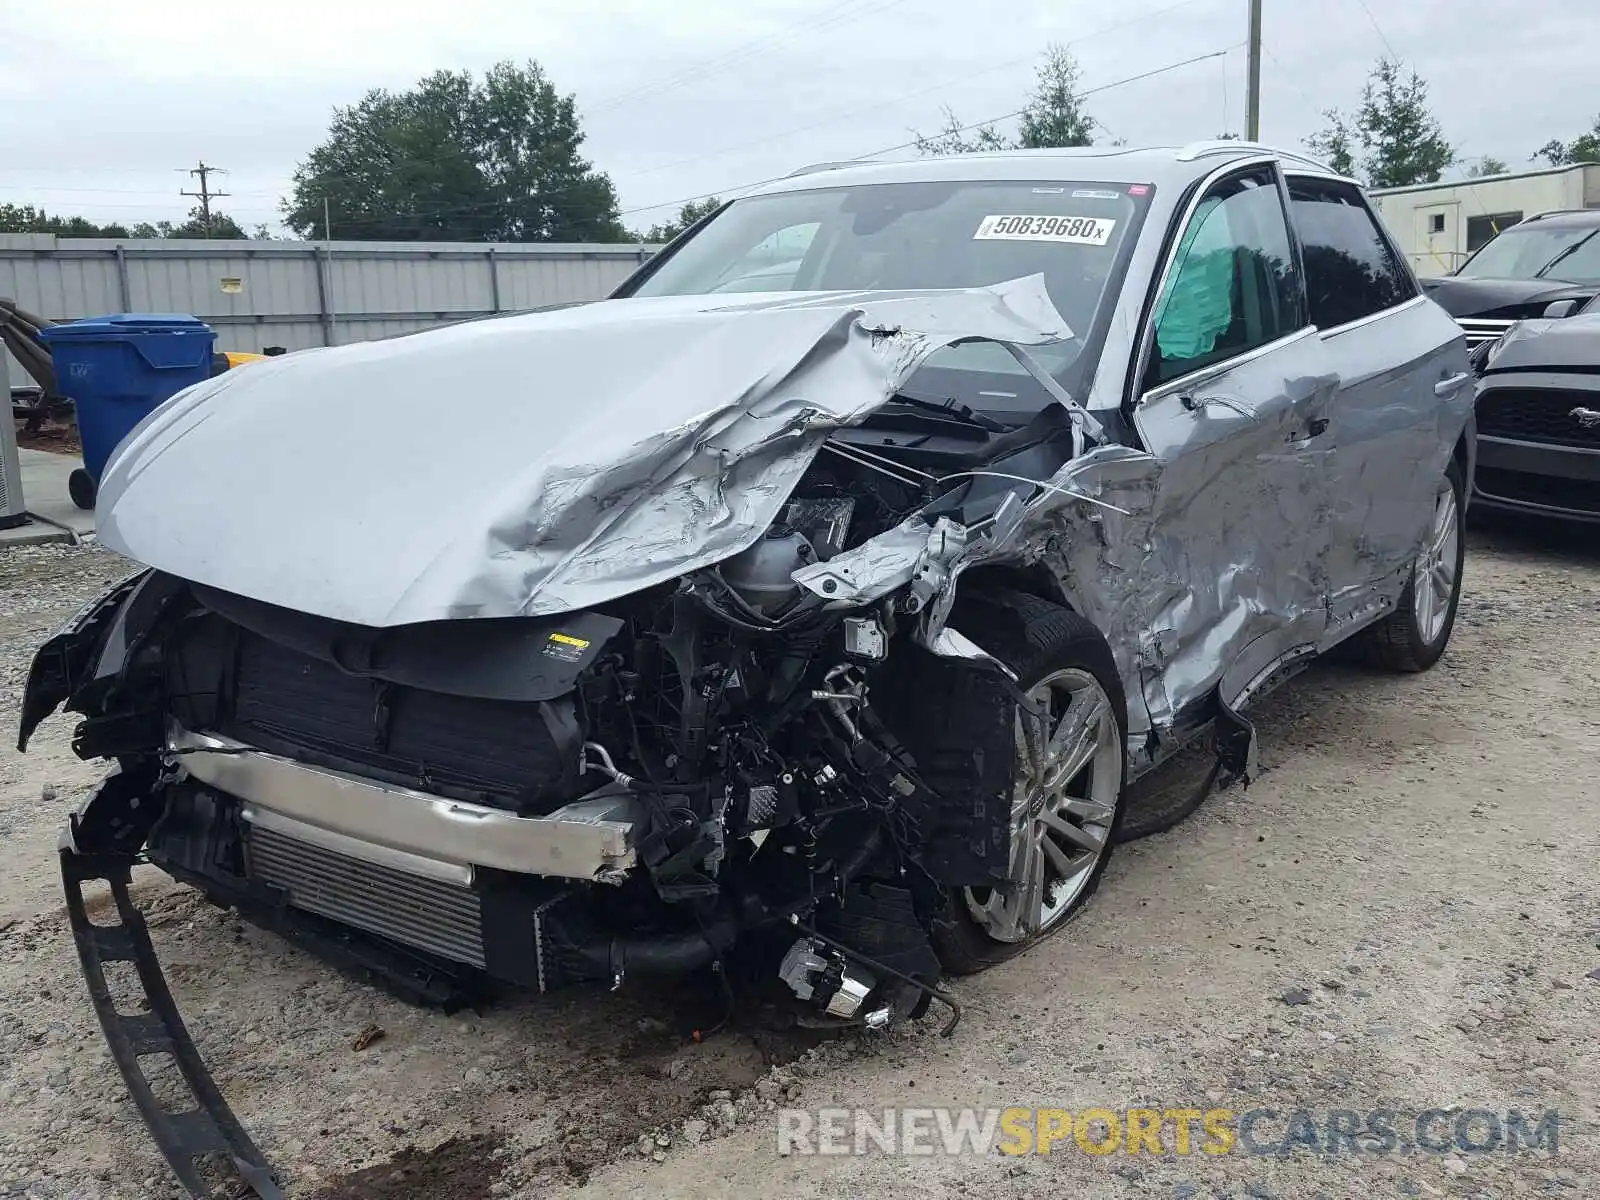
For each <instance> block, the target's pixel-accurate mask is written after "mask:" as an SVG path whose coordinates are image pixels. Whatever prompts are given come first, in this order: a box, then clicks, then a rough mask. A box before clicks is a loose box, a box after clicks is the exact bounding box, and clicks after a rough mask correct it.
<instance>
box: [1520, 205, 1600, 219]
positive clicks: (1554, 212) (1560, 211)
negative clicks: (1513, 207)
mask: <svg viewBox="0 0 1600 1200" xmlns="http://www.w3.org/2000/svg"><path fill="white" fill-rule="evenodd" d="M1572 213H1595V214H1596V215H1600V209H1593V208H1552V209H1551V210H1550V211H1549V212H1542V213H1534V214H1533V216H1531V217H1523V218H1522V219H1523V221H1524V222H1528V221H1542V220H1544V219H1545V218H1546V217H1565V216H1568V215H1570V214H1572Z"/></svg>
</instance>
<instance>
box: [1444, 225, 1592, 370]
mask: <svg viewBox="0 0 1600 1200" xmlns="http://www.w3.org/2000/svg"><path fill="white" fill-rule="evenodd" d="M1422 286H1423V288H1424V289H1425V290H1426V291H1427V293H1428V295H1429V296H1430V297H1431V298H1432V299H1433V300H1434V302H1435V303H1437V304H1438V305H1439V306H1440V307H1442V308H1443V309H1444V310H1445V312H1447V313H1449V314H1450V315H1451V316H1452V317H1454V318H1455V319H1456V321H1457V322H1458V323H1459V324H1460V325H1461V328H1462V329H1463V330H1464V331H1465V332H1466V335H1467V346H1468V348H1469V349H1475V348H1477V347H1478V346H1480V345H1484V344H1486V343H1488V342H1492V341H1494V340H1495V339H1496V338H1498V337H1499V336H1500V335H1501V334H1502V333H1504V332H1505V331H1506V330H1507V329H1509V328H1511V326H1512V325H1514V324H1515V323H1516V322H1518V321H1524V320H1528V319H1530V318H1536V317H1569V316H1573V315H1575V314H1577V313H1579V312H1584V311H1594V310H1595V309H1596V308H1597V307H1600V306H1597V305H1595V304H1594V298H1595V296H1596V295H1600V209H1578V210H1576V211H1571V212H1548V213H1542V214H1540V215H1539V216H1536V217H1529V218H1528V219H1527V220H1526V221H1522V222H1519V223H1518V224H1516V225H1513V226H1512V227H1511V228H1510V229H1507V230H1505V231H1504V232H1503V233H1501V234H1500V235H1499V236H1497V237H1495V238H1494V239H1492V240H1491V241H1489V242H1486V243H1485V244H1484V245H1483V246H1481V247H1479V249H1478V252H1477V253H1476V254H1474V255H1473V256H1472V257H1471V258H1469V259H1467V261H1466V262H1465V263H1463V264H1462V265H1461V266H1460V267H1459V268H1458V269H1457V270H1456V272H1455V273H1454V274H1453V275H1446V276H1444V277H1442V278H1439V279H1426V280H1423V284H1422Z"/></svg>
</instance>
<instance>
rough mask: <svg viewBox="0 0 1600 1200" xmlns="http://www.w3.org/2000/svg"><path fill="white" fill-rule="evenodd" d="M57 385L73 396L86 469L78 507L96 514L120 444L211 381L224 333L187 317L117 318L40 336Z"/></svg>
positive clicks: (78, 484)
mask: <svg viewBox="0 0 1600 1200" xmlns="http://www.w3.org/2000/svg"><path fill="white" fill-rule="evenodd" d="M39 336H40V337H41V338H42V339H44V341H45V342H47V343H48V344H49V346H50V357H51V360H52V362H53V363H54V366H55V371H56V382H57V385H58V386H59V387H60V388H61V390H62V392H64V393H65V394H66V395H68V396H70V397H71V398H72V402H73V405H74V407H75V408H76V409H77V414H78V437H79V439H80V440H81V441H82V442H83V470H81V471H74V472H73V473H72V477H71V479H69V480H68V488H69V490H70V491H71V493H72V500H73V503H75V504H76V505H78V507H79V508H93V507H94V495H95V491H96V489H97V488H98V487H99V484H100V474H101V472H102V471H104V470H105V466H106V460H107V459H109V458H110V457H111V452H112V451H113V450H115V449H116V448H117V443H119V442H120V441H122V439H123V438H125V437H127V436H128V434H130V433H132V432H133V427H134V426H135V425H137V424H138V423H139V422H140V421H142V420H144V418H145V417H147V416H149V415H150V413H151V412H153V411H154V410H155V408H156V407H157V406H158V405H159V404H161V402H162V401H164V400H167V399H169V398H170V397H172V396H173V395H175V394H177V393H178V392H181V391H182V390H183V389H184V388H186V387H188V386H189V385H190V384H192V383H199V382H201V381H202V380H204V379H207V378H209V377H210V375H211V347H212V343H214V342H215V341H216V337H217V335H216V332H215V331H214V330H213V329H212V328H211V327H210V326H209V325H207V324H206V323H205V322H204V321H201V320H198V319H196V318H194V317H190V316H184V315H182V314H179V313H117V314H114V315H112V316H108V317H87V318H85V319H84V320H82V321H69V322H67V323H66V324H63V325H52V326H49V327H48V328H46V329H42V330H40V333H39Z"/></svg>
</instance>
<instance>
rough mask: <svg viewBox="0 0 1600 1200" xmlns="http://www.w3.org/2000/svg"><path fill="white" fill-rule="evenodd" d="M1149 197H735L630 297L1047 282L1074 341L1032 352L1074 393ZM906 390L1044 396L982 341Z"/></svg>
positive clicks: (1093, 191) (1113, 191) (1039, 193)
mask: <svg viewBox="0 0 1600 1200" xmlns="http://www.w3.org/2000/svg"><path fill="white" fill-rule="evenodd" d="M1150 191H1151V189H1150V188H1149V187H1147V186H1146V185H1143V184H1134V185H1128V184H1109V183H1093V184H1088V183H1085V184H1077V183H1060V182H1048V183H1027V182H1022V183H1018V182H1010V181H1004V182H994V181H974V182H940V183H893V184H874V185H871V186H867V187H854V188H818V189H815V190H808V191H802V192H785V193H782V194H779V195H773V196H757V197H752V198H750V199H747V200H736V201H734V202H733V204H731V205H730V206H729V207H728V208H727V209H725V210H724V211H723V212H722V213H720V214H719V215H718V216H717V217H715V218H714V219H713V220H712V221H711V222H710V223H709V224H708V225H706V226H705V227H704V228H702V229H701V230H700V231H699V232H698V233H696V234H695V235H694V236H693V237H692V238H690V239H689V241H687V242H686V243H684V244H683V245H682V246H680V247H678V248H677V249H676V250H675V251H673V252H672V254H671V255H669V256H668V257H667V258H666V259H665V260H664V261H662V262H661V263H660V265H659V267H658V268H657V269H656V270H655V271H654V272H653V273H652V274H650V275H648V276H647V277H646V278H645V279H644V280H643V281H642V282H641V283H639V285H638V286H637V287H636V288H634V289H633V290H632V291H631V293H630V294H632V295H635V296H687V295H708V294H713V293H720V292H802V291H855V290H866V289H877V288H884V289H902V288H966V287H984V286H987V285H989V284H995V283H1004V282H1006V281H1008V280H1012V279H1018V278H1021V277H1024V276H1028V275H1043V276H1044V282H1045V286H1046V288H1047V289H1048V291H1049V293H1050V298H1051V300H1052V301H1054V302H1055V306H1056V309H1057V310H1058V311H1059V312H1060V313H1061V315H1062V316H1063V317H1064V318H1066V321H1067V324H1068V326H1070V327H1071V329H1072V331H1073V334H1074V337H1073V339H1072V340H1070V341H1067V342H1061V343H1056V344H1054V345H1050V346H1044V347H1040V348H1038V349H1036V350H1035V351H1034V353H1035V356H1036V357H1037V358H1038V359H1039V361H1040V362H1041V363H1042V364H1043V365H1044V366H1045V368H1046V369H1047V370H1049V371H1050V372H1051V374H1053V375H1055V376H1056V377H1057V378H1058V379H1060V380H1062V382H1063V383H1065V384H1066V385H1067V386H1068V388H1069V390H1071V389H1072V388H1073V383H1072V378H1073V376H1074V375H1075V374H1076V372H1074V370H1073V368H1074V367H1079V368H1082V367H1084V366H1085V365H1086V364H1085V362H1084V360H1085V359H1086V357H1087V355H1086V353H1085V352H1086V349H1087V347H1089V346H1091V345H1092V344H1094V343H1095V341H1097V339H1098V333H1097V325H1098V324H1100V323H1101V322H1100V318H1101V316H1102V310H1103V309H1105V308H1109V305H1108V304H1107V299H1108V298H1109V297H1113V296H1114V295H1115V293H1116V286H1117V280H1118V276H1119V275H1120V271H1121V266H1122V263H1123V260H1124V258H1125V257H1126V256H1125V255H1123V254H1121V251H1122V250H1123V248H1124V247H1131V245H1132V242H1133V238H1134V236H1135V234H1136V232H1137V226H1138V223H1139V221H1140V220H1141V218H1142V217H1143V214H1144V211H1145V209H1146V207H1147V206H1148V203H1149V199H1150ZM906 390H907V392H908V393H914V392H921V393H923V394H930V395H943V396H958V397H959V398H960V399H961V400H962V401H963V402H964V403H966V404H969V405H972V406H973V407H982V408H988V409H991V410H1002V409H1012V410H1016V409H1035V410H1036V409H1037V408H1039V407H1041V406H1042V405H1043V404H1044V403H1045V402H1046V400H1047V399H1048V397H1047V395H1046V394H1045V393H1044V391H1043V389H1042V388H1039V386H1038V384H1037V382H1036V381H1034V380H1032V379H1031V377H1030V376H1028V375H1027V373H1026V371H1024V369H1023V368H1022V367H1021V366H1020V365H1019V364H1018V363H1017V361H1016V360H1015V359H1014V358H1013V357H1012V356H1011V354H1010V353H1009V352H1008V351H1007V350H1005V348H1004V347H1001V346H998V345H995V344H993V343H982V342H977V343H968V344H965V345H961V346H953V347H950V348H949V349H946V350H941V351H939V352H938V353H936V354H935V355H933V356H932V357H931V358H930V359H929V360H928V362H927V364H926V365H925V367H924V368H923V371H922V372H921V373H919V375H918V377H917V379H915V380H913V381H912V385H911V386H909V387H908V388H907V389H906Z"/></svg>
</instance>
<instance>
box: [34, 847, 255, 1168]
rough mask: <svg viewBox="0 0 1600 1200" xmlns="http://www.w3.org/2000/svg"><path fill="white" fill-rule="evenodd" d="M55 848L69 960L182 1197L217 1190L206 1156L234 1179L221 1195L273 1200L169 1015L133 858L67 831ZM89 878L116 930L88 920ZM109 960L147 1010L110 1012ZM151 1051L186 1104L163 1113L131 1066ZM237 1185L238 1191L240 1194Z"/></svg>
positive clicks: (251, 1151)
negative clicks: (173, 1074)
mask: <svg viewBox="0 0 1600 1200" xmlns="http://www.w3.org/2000/svg"><path fill="white" fill-rule="evenodd" d="M60 852H61V882H62V884H63V886H64V888H65V890H66V895H67V919H68V922H69V923H70V924H71V926H72V940H73V942H74V943H75V944H76V945H77V948H78V962H79V964H80V965H81V966H82V968H83V975H84V979H85V980H86V981H87V982H88V985H89V999H90V1001H91V1002H92V1003H93V1005H94V1011H95V1015H96V1016H97V1017H99V1018H100V1028H101V1029H102V1030H103V1031H104V1032H105V1037H106V1043H107V1045H108V1046H109V1047H110V1049H111V1057H112V1060H113V1061H114V1062H115V1063H116V1064H117V1070H118V1071H120V1072H121V1074H122V1080H123V1082H124V1083H125V1084H126V1085H127V1088H128V1093H129V1095H130V1096H132V1097H133V1102H134V1105H135V1106H136V1107H137V1108H138V1109H139V1115H140V1116H141V1117H142V1118H144V1123H145V1125H147V1126H148V1127H149V1129H150V1134H151V1136H152V1137H153V1138H154V1139H155V1142H156V1145H157V1146H158V1147H159V1148H160V1150H161V1154H162V1156H163V1157H164V1158H165V1159H166V1160H167V1164H168V1165H169V1166H170V1167H171V1168H172V1171H173V1174H175V1175H176V1176H177V1177H178V1180H179V1182H181V1183H182V1184H183V1186H184V1188H185V1189H187V1190H188V1192H189V1194H190V1195H191V1196H196V1197H201V1196H212V1195H215V1194H216V1192H215V1190H214V1184H215V1183H217V1182H219V1181H217V1180H214V1179H213V1180H208V1179H207V1177H206V1175H207V1173H206V1172H205V1171H204V1170H203V1164H206V1163H207V1160H209V1161H210V1164H216V1165H218V1166H220V1165H221V1164H223V1163H226V1164H231V1166H232V1168H233V1171H234V1173H235V1174H236V1175H237V1180H236V1181H235V1182H234V1186H233V1187H232V1188H231V1189H230V1190H229V1191H228V1193H227V1194H228V1195H229V1196H233V1197H238V1196H258V1197H260V1198H261V1200H281V1198H282V1197H283V1195H284V1192H283V1190H282V1189H281V1188H279V1187H278V1184H277V1182H276V1181H275V1180H274V1178H273V1175H272V1168H271V1167H269V1166H268V1165H267V1161H266V1159H265V1158H264V1157H263V1156H262V1154H261V1151H260V1150H258V1149H257V1148H256V1145H255V1143H254V1142H252V1141H251V1140H250V1135H249V1134H247V1133H246V1132H245V1131H244V1128H243V1127H242V1126H241V1125H240V1124H239V1121H238V1119H237V1118H236V1117H235V1116H234V1115H233V1111H232V1110H231V1109H230V1108H229V1107H228V1102H227V1101H226V1100H224V1099H223V1098H222V1093H221V1092H220V1091H219V1090H218V1089H217V1085H216V1081H215V1080H213V1079H212V1078H211V1073H210V1072H209V1071H208V1070H206V1065H205V1063H204V1062H203V1061H202V1060H201V1058H200V1052H199V1051H198V1050H196V1049H195V1045H194V1042H193V1040H192V1039H191V1038H190V1037H189V1031H188V1030H187V1029H186V1028H185V1027H184V1024H183V1018H182V1017H181V1016H179V1015H178V1007H177V1004H176V1003H175V1002H174V1000H173V998H172V992H171V990H170V989H169V988H168V987H167V981H166V978H165V977H164V976H163V975H162V973H161V963H160V961H159V960H158V959H157V958H156V952H155V947H154V946H152V945H151V944H150V932H149V930H148V929H147V928H146V926H145V922H144V918H143V917H142V916H141V915H140V913H139V910H138V908H136V907H135V906H134V903H133V899H132V897H131V896H129V894H128V884H129V879H130V872H131V870H132V867H133V864H134V862H135V861H136V860H135V859H134V856H133V855H131V854H128V853H125V852H122V851H117V850H113V851H108V852H101V853H93V852H89V853H85V852H80V851H79V850H78V849H77V847H76V846H75V845H74V839H73V833H72V831H70V830H69V831H67V832H65V833H63V834H62V837H61V847H60ZM91 880H104V881H105V882H106V883H107V884H109V885H110V888H111V896H112V899H113V901H114V902H115V905H116V911H117V916H118V918H119V920H120V923H119V924H117V925H110V926H107V925H95V924H92V923H91V922H90V921H89V915H88V911H87V909H86V908H85V905H84V896H83V885H84V884H85V883H86V882H89V881H91ZM116 962H126V963H132V964H133V967H134V970H135V972H136V974H137V977H138V980H139V985H140V989H141V990H142V992H143V993H144V1007H145V1009H146V1010H147V1011H143V1012H134V1013H126V1012H118V1011H117V1005H116V1001H115V999H114V998H113V997H112V995H111V989H110V986H109V985H108V983H107V980H106V964H107V963H116ZM158 1055H166V1056H168V1057H170V1058H171V1059H172V1060H173V1061H174V1062H175V1063H176V1065H177V1067H178V1073H179V1075H180V1076H181V1077H182V1079H183V1082H184V1084H185V1085H186V1087H187V1089H188V1093H189V1099H190V1100H191V1101H192V1105H191V1106H190V1107H187V1108H184V1109H182V1110H173V1109H169V1108H166V1107H164V1106H163V1105H162V1103H161V1101H160V1099H158V1098H157V1096H156V1094H155V1092H154V1091H153V1090H152V1088H151V1086H150V1081H149V1079H148V1078H146V1076H145V1073H144V1070H143V1068H142V1067H141V1065H140V1062H141V1059H149V1058H152V1057H154V1056H158ZM218 1173H220V1172H218ZM241 1187H242V1188H244V1189H247V1190H240V1188H241Z"/></svg>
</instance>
